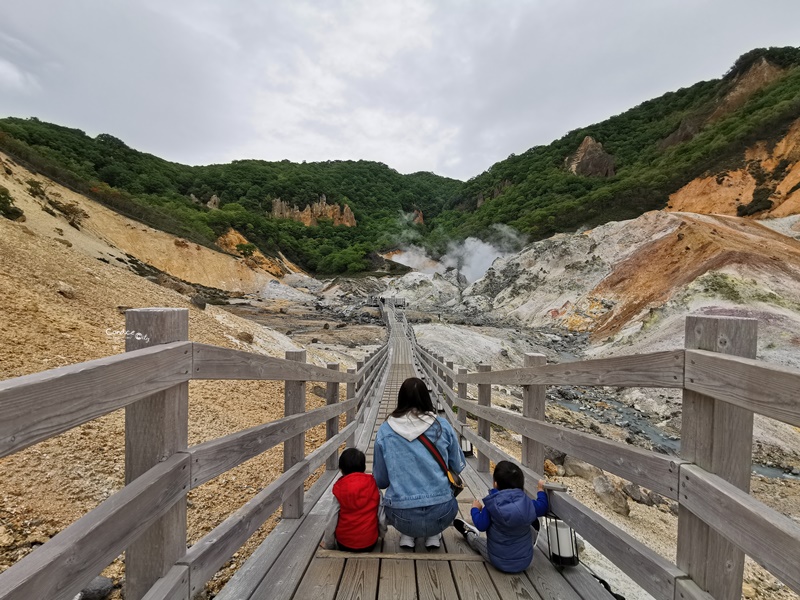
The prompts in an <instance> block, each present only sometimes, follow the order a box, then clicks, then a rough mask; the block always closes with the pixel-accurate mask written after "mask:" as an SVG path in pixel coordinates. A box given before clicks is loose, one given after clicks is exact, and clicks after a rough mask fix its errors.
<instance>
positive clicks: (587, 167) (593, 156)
mask: <svg viewBox="0 0 800 600" xmlns="http://www.w3.org/2000/svg"><path fill="white" fill-rule="evenodd" d="M564 164H565V166H566V167H567V169H568V170H569V171H570V172H572V173H574V174H575V175H585V176H587V177H613V176H614V166H615V165H614V157H613V156H611V155H610V154H609V153H608V152H606V151H605V150H603V144H601V143H600V142H598V141H596V140H595V139H594V138H593V137H592V136H590V135H587V136H586V137H585V138H583V141H582V142H581V145H580V146H578V149H577V150H576V151H575V153H574V154H571V155H570V156H568V157H567V158H566V159H565V161H564Z"/></svg>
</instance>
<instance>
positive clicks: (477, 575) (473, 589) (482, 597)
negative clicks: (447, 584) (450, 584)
mask: <svg viewBox="0 0 800 600" xmlns="http://www.w3.org/2000/svg"><path fill="white" fill-rule="evenodd" d="M450 568H451V569H452V570H453V581H454V582H455V584H456V589H457V590H458V597H459V598H460V600H502V596H500V594H498V592H497V589H496V588H495V587H494V583H492V578H491V577H490V576H489V571H488V569H487V568H486V564H485V563H484V562H482V561H481V562H480V563H476V562H454V563H451V564H450Z"/></svg>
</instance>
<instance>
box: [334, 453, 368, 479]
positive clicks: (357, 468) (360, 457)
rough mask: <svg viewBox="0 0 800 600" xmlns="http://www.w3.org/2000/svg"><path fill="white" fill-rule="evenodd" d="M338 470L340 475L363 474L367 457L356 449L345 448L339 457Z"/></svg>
mask: <svg viewBox="0 0 800 600" xmlns="http://www.w3.org/2000/svg"><path fill="white" fill-rule="evenodd" d="M339 470H340V471H341V472H342V475H350V473H364V472H365V471H366V470H367V457H366V456H364V453H363V452H362V451H361V450H359V449H358V448H347V449H345V450H344V451H343V452H342V454H341V456H339Z"/></svg>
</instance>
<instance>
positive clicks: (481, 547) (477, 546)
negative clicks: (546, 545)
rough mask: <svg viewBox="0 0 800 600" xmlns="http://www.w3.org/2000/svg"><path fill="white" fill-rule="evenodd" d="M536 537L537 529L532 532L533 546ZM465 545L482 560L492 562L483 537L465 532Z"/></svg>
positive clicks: (537, 522) (472, 532) (537, 534)
mask: <svg viewBox="0 0 800 600" xmlns="http://www.w3.org/2000/svg"><path fill="white" fill-rule="evenodd" d="M535 523H536V525H538V524H539V521H538V520H537V521H535ZM538 537H539V528H538V527H535V529H534V531H533V545H534V546H535V545H536V538H538ZM467 544H469V547H470V548H472V549H473V550H475V552H477V553H478V554H480V555H481V556H482V557H483V560H485V561H486V562H488V563H491V562H492V561H491V560H489V549H488V548H487V546H486V538H485V537H483V536H482V535H480V534H478V533H475V532H474V531H467Z"/></svg>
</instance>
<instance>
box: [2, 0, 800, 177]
mask: <svg viewBox="0 0 800 600" xmlns="http://www.w3.org/2000/svg"><path fill="white" fill-rule="evenodd" d="M771 6H772V7H771V9H770V10H768V11H767V10H763V11H753V10H752V7H751V6H750V3H749V2H748V1H747V0H724V1H723V0H704V2H697V1H696V0H669V1H667V0H653V1H652V2H647V3H643V2H641V1H640V0H614V2H609V3H597V2H593V1H592V0H575V1H573V2H566V3H565V2H561V1H558V0H530V1H527V2H504V3H497V2H485V1H482V0H395V1H392V2H376V1H374V0H326V1H325V2H318V1H316V0H314V1H312V0H270V1H269V2H263V1H260V0H228V1H226V2H219V1H217V0H170V1H169V2H164V1H163V0H139V1H138V2H108V1H107V0H75V1H74V2H70V3H65V2H62V1H59V0H3V3H2V8H0V57H2V58H0V89H2V90H3V92H5V93H2V94H0V116H4V115H14V116H37V117H39V118H41V119H44V120H50V121H55V122H58V123H61V124H64V125H69V126H72V127H78V128H80V129H83V130H85V131H87V132H89V133H91V134H96V133H100V132H108V133H112V134H113V135H116V136H117V137H120V138H122V139H123V140H125V141H126V142H127V143H129V144H130V145H131V146H133V147H136V148H139V149H142V150H145V151H147V152H152V153H154V154H156V155H159V156H162V157H164V158H167V159H169V160H174V161H178V162H187V163H193V164H196V163H203V162H225V161H229V160H232V159H237V158H263V159H268V160H280V159H284V158H288V159H290V160H296V161H297V160H334V159H345V158H347V159H365V160H376V161H381V162H384V163H386V164H388V165H389V166H390V167H393V168H395V169H397V170H398V171H401V172H411V171H417V170H425V171H433V172H436V173H439V174H442V175H448V176H455V177H459V178H462V179H467V178H469V177H472V176H475V175H477V174H479V173H480V172H481V171H483V170H485V169H487V168H488V167H489V166H490V165H491V164H493V163H494V162H496V161H498V160H502V159H504V158H505V157H507V156H508V155H509V154H510V153H512V152H513V153H521V152H524V151H525V150H527V149H528V148H530V147H532V146H534V145H538V144H547V143H549V142H550V141H552V140H553V139H556V138H558V137H560V136H561V135H563V134H565V133H566V132H567V131H569V130H571V129H574V128H576V127H581V126H586V125H590V124H591V123H595V122H598V121H600V120H603V119H605V118H607V117H609V116H611V115H613V114H618V113H620V112H622V111H624V110H626V109H628V108H631V107H633V106H635V105H636V104H639V103H640V102H642V101H644V100H647V99H649V98H652V97H655V96H657V95H659V94H662V93H664V92H667V91H670V90H675V89H677V88H679V87H683V86H687V85H691V84H693V83H695V82H697V81H700V80H703V79H710V78H714V77H719V76H721V75H722V74H723V73H724V72H725V70H726V69H727V68H728V67H729V66H730V65H731V64H732V63H733V62H734V60H735V59H736V58H737V57H738V56H739V55H740V54H742V53H744V52H746V51H748V50H750V49H752V48H755V47H763V46H781V45H796V44H797V37H796V31H795V30H796V23H797V21H798V20H800V3H799V2H797V1H796V0H773V5H771ZM744 12H746V13H747V14H748V19H741V14H743V13H744ZM711 22H713V23H714V27H712V28H709V27H708V26H707V24H708V23H711ZM675 32H680V35H676V33H675ZM36 92H46V93H36Z"/></svg>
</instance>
